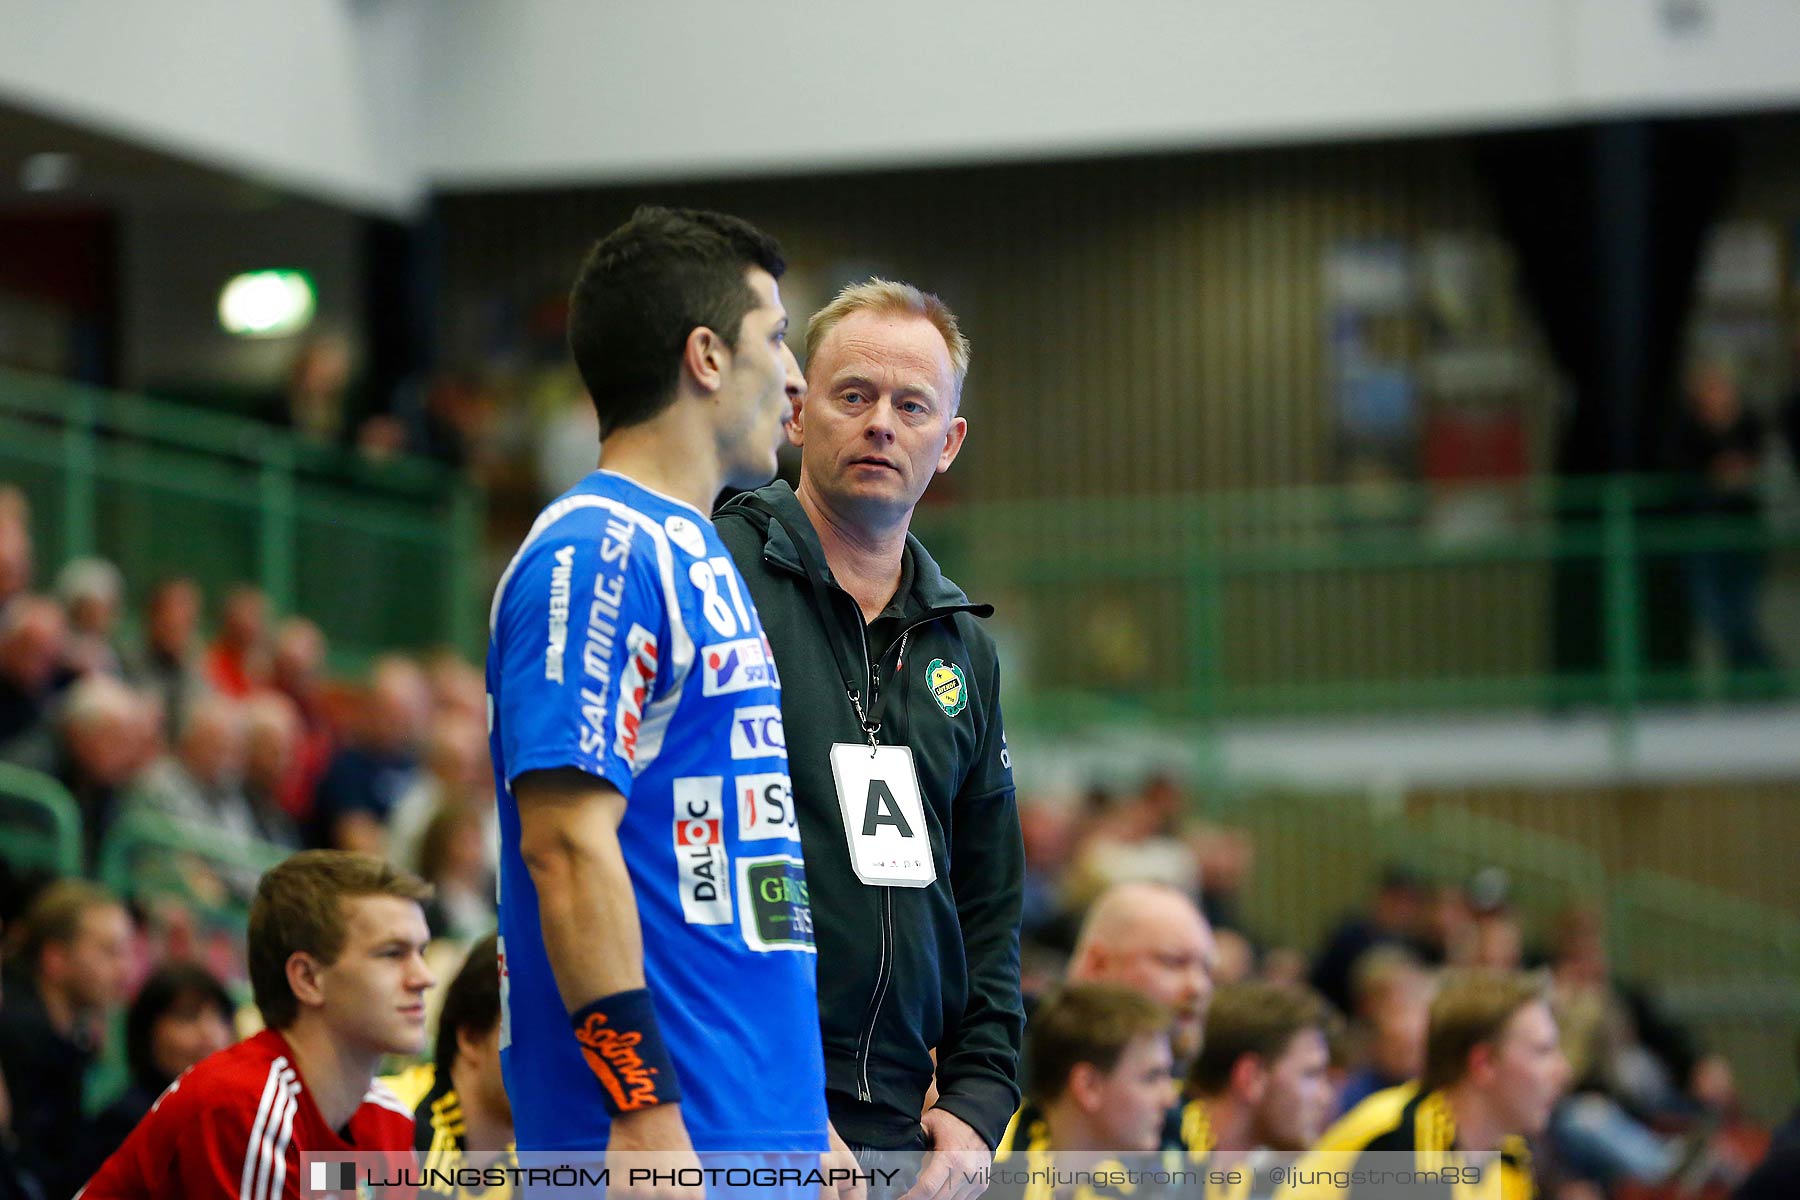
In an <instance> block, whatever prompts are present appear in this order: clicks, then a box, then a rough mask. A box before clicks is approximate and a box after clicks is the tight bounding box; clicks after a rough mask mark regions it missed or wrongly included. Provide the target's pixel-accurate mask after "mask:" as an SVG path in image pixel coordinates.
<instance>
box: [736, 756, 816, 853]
mask: <svg viewBox="0 0 1800 1200" xmlns="http://www.w3.org/2000/svg"><path fill="white" fill-rule="evenodd" d="M736 791H737V807H738V839H739V840H740V841H746V842H756V841H765V840H767V839H769V838H791V839H794V840H796V841H797V840H799V837H800V822H799V821H798V820H797V819H796V818H795V816H794V792H793V787H792V785H791V784H790V783H789V782H788V777H787V776H786V775H783V774H781V773H779V772H771V773H769V774H767V775H739V776H738V777H737V786H736Z"/></svg>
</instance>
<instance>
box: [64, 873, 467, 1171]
mask: <svg viewBox="0 0 1800 1200" xmlns="http://www.w3.org/2000/svg"><path fill="white" fill-rule="evenodd" d="M429 895H430V889H429V888H428V887H427V886H426V885H425V884H423V883H421V882H420V881H419V880H418V879H416V878H414V877H413V876H412V875H409V874H407V873H406V872H404V871H402V870H400V869H399V868H397V867H394V866H391V865H389V864H388V863H385V862H382V861H381V860H379V859H375V858H370V857H367V856H364V855H356V854H347V853H344V852H341V851H335V850H312V851H307V852H306V853H303V854H296V855H294V856H293V857H292V858H290V859H288V860H287V861H286V862H284V863H282V864H281V865H280V866H278V867H276V868H275V869H274V870H272V871H270V872H269V873H268V874H266V875H264V876H263V878H262V882H261V883H260V884H259V885H258V887H257V889H256V899H255V900H254V902H253V903H252V904H251V908H250V939H249V941H250V983H251V986H252V988H253V989H254V991H255V995H256V1006H257V1008H259V1009H261V1010H262V1015H263V1021H264V1022H265V1023H266V1024H267V1026H268V1028H266V1029H265V1030H264V1031H263V1032H262V1033H259V1034H257V1035H256V1036H255V1037H252V1038H250V1039H248V1040H246V1041H243V1042H239V1043H238V1044H237V1045H235V1046H233V1047H231V1048H230V1049H227V1050H221V1051H220V1052H219V1053H217V1054H214V1055H212V1056H211V1057H209V1058H206V1059H204V1060H202V1061H201V1062H200V1063H199V1064H198V1065H197V1066H195V1067H193V1068H192V1069H190V1070H189V1071H187V1072H186V1073H185V1074H183V1075H182V1076H181V1077H180V1078H179V1079H177V1080H176V1081H175V1082H174V1083H173V1084H171V1085H170V1087H169V1090H168V1091H166V1092H164V1093H163V1094H162V1098H161V1099H159V1100H158V1101H157V1102H156V1106H155V1107H154V1108H152V1109H151V1110H150V1113H149V1115H148V1116H146V1117H145V1118H144V1119H143V1121H142V1122H140V1123H139V1125H138V1127H137V1128H136V1129H135V1130H133V1131H132V1133H131V1136H130V1137H128V1138H127V1139H126V1140H125V1144H124V1145H122V1146H120V1147H119V1149H118V1150H117V1151H116V1152H115V1153H114V1154H113V1156H112V1157H111V1158H109V1159H107V1160H106V1163H105V1165H104V1166H102V1167H101V1168H100V1170H99V1172H98V1173H97V1174H96V1175H95V1176H94V1178H93V1179H91V1180H90V1181H89V1182H88V1185H87V1187H86V1188H84V1189H82V1191H80V1192H78V1193H77V1196H78V1198H79V1200H300V1197H301V1195H302V1189H303V1180H302V1178H301V1170H300V1154H301V1152H302V1151H314V1152H316V1151H325V1152H339V1153H343V1152H351V1151H383V1152H386V1153H387V1155H388V1165H389V1166H392V1167H406V1166H410V1165H411V1164H412V1162H413V1151H412V1142H413V1119H412V1113H411V1112H410V1111H408V1110H407V1109H406V1107H405V1106H404V1105H402V1104H401V1103H400V1101H399V1099H398V1098H397V1097H395V1096H394V1094H393V1093H392V1092H391V1091H389V1090H388V1089H387V1088H386V1086H385V1085H383V1084H381V1083H378V1082H377V1081H376V1080H375V1070H376V1067H377V1066H378V1065H379V1064H380V1062H381V1059H382V1057H383V1056H384V1055H386V1054H417V1053H418V1052H419V1051H420V1050H421V1049H423V1048H424V1045H425V992H426V991H427V989H429V988H430V987H431V985H432V983H433V979H432V975H431V971H430V970H429V969H428V968H427V967H426V965H425V958H424V952H425V945H426V942H427V940H428V938H429V935H428V933H427V932H426V928H425V914H424V910H423V909H422V908H421V907H420V904H421V902H422V901H423V900H424V899H426V898H427V897H428V896H429Z"/></svg>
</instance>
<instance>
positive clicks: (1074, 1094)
mask: <svg viewBox="0 0 1800 1200" xmlns="http://www.w3.org/2000/svg"><path fill="white" fill-rule="evenodd" d="M1105 1083H1106V1075H1105V1073H1104V1072H1102V1071H1101V1070H1100V1068H1099V1067H1096V1066H1095V1065H1094V1064H1093V1063H1089V1062H1081V1063H1076V1064H1075V1066H1074V1069H1072V1070H1071V1071H1070V1072H1069V1082H1068V1086H1067V1088H1066V1089H1065V1090H1066V1091H1067V1092H1068V1093H1069V1098H1070V1099H1071V1100H1073V1101H1075V1104H1076V1107H1078V1108H1080V1109H1081V1110H1082V1111H1083V1112H1089V1113H1092V1112H1098V1111H1099V1110H1100V1108H1101V1107H1102V1105H1103V1104H1104V1102H1105V1101H1104V1098H1103V1097H1102V1095H1101V1091H1102V1089H1103V1087H1104V1085H1105Z"/></svg>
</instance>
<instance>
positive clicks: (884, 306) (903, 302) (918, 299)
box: [806, 278, 969, 404]
mask: <svg viewBox="0 0 1800 1200" xmlns="http://www.w3.org/2000/svg"><path fill="white" fill-rule="evenodd" d="M858 312H872V313H880V314H899V315H905V316H914V317H924V318H925V319H926V320H927V321H930V322H931V323H932V325H934V326H935V327H936V328H937V331H938V332H939V333H941V334H943V336H944V345H946V346H948V347H949V349H950V373H951V375H952V376H953V377H954V382H955V390H956V394H955V395H954V396H953V397H952V401H953V402H954V403H959V404H960V403H961V402H962V388H963V379H964V377H966V376H967V375H968V373H969V339H968V338H966V337H964V336H963V334H962V330H961V329H960V328H959V327H958V326H957V324H956V314H955V313H953V312H951V311H950V306H949V305H948V304H945V303H944V302H943V301H942V300H940V299H938V298H937V297H936V296H934V295H932V294H931V293H930V292H924V291H920V290H919V289H918V288H916V287H914V286H913V285H912V284H910V283H896V282H894V281H893V280H891V279H874V278H871V279H865V280H864V281H863V282H861V283H853V284H850V285H849V286H848V287H846V288H845V289H844V290H843V291H841V292H839V293H838V294H837V295H836V296H835V297H834V298H833V299H832V301H831V303H830V304H827V305H826V306H825V307H824V308H821V309H820V310H819V311H818V312H816V313H814V314H813V315H812V320H810V321H808V322H807V323H806V361H807V362H808V363H809V364H810V363H811V362H812V361H813V359H814V357H815V356H816V355H817V354H818V353H819V347H820V346H822V345H824V344H825V337H826V335H827V334H829V333H830V332H831V331H832V330H833V329H835V328H837V324H838V322H839V321H842V320H843V319H844V318H845V317H847V316H849V315H850V314H851V313H858Z"/></svg>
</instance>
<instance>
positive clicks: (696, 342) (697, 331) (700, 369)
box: [681, 325, 729, 393]
mask: <svg viewBox="0 0 1800 1200" xmlns="http://www.w3.org/2000/svg"><path fill="white" fill-rule="evenodd" d="M728 351H729V347H727V346H726V345H725V340H724V339H723V338H721V337H720V336H719V335H718V334H716V333H714V332H713V331H712V330H711V329H709V328H707V327H706V326H705V325H696V326H694V327H693V328H692V329H690V330H688V335H687V341H685V342H683V343H682V344H681V369H682V371H683V373H685V374H686V375H687V376H688V377H689V378H691V379H692V380H693V381H694V382H695V383H696V384H698V385H699V387H700V390H702V391H704V392H707V393H712V392H716V391H718V390H719V385H720V384H722V383H723V382H724V381H725V367H726V355H727V353H728Z"/></svg>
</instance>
